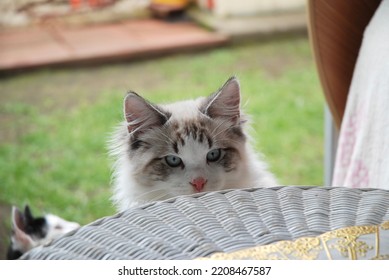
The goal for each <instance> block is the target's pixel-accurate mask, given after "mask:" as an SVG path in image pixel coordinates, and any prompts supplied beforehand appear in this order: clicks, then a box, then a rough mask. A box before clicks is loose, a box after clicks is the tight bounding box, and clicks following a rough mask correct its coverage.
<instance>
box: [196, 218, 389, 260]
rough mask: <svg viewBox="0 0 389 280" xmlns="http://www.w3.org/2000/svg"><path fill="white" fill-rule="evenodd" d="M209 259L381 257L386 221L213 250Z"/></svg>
mask: <svg viewBox="0 0 389 280" xmlns="http://www.w3.org/2000/svg"><path fill="white" fill-rule="evenodd" d="M202 259H212V260H324V259H330V260H335V259H336V260H341V259H350V260H361V259H364V260H378V259H380V260H382V259H386V260H387V259H389V221H386V222H384V223H382V224H380V225H370V226H352V227H346V228H341V229H337V230H333V231H329V232H326V233H324V234H321V235H319V236H316V237H302V238H298V239H296V240H294V241H279V242H275V243H272V244H269V245H263V246H256V247H252V248H248V249H244V250H239V251H235V252H232V253H216V254H213V255H211V256H210V257H208V258H202Z"/></svg>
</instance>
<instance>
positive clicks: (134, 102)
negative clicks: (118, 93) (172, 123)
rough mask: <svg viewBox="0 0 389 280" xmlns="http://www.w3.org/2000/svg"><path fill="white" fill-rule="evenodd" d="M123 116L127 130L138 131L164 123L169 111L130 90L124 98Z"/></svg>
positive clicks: (168, 116) (130, 131)
mask: <svg viewBox="0 0 389 280" xmlns="http://www.w3.org/2000/svg"><path fill="white" fill-rule="evenodd" d="M124 116H125V118H126V120H127V128H128V132H129V133H139V132H143V131H145V130H147V129H150V128H153V127H156V126H162V125H164V124H165V123H166V122H167V121H168V119H169V118H170V113H167V112H164V111H163V110H161V109H160V108H159V107H157V106H156V105H153V104H151V103H150V102H148V101H147V100H145V99H144V98H142V97H141V96H139V95H138V94H136V93H135V92H130V93H129V94H127V96H126V97H125V99H124Z"/></svg>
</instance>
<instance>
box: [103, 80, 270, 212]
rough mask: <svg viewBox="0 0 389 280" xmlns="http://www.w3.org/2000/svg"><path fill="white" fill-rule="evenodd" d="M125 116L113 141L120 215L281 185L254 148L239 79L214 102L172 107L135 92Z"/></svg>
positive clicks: (197, 101)
mask: <svg viewBox="0 0 389 280" xmlns="http://www.w3.org/2000/svg"><path fill="white" fill-rule="evenodd" d="M124 117H125V122H123V123H121V124H120V125H119V127H118V128H117V129H116V131H115V132H114V134H113V137H112V138H111V140H110V154H111V155H112V156H113V158H114V159H115V163H114V165H113V196H112V201H113V203H114V204H115V205H116V207H117V209H118V210H120V211H123V210H126V209H127V208H129V207H132V206H138V205H140V204H143V203H146V202H151V201H157V200H163V199H167V198H171V197H175V196H179V195H188V194H194V193H198V192H204V191H216V190H223V189H232V188H246V187H259V186H262V187H271V186H275V185H277V180H276V178H275V176H274V175H273V174H272V173H271V172H270V171H268V168H267V164H266V163H265V162H264V161H263V160H262V159H261V156H260V155H258V154H256V153H255V152H254V150H253V148H252V147H251V145H250V143H249V141H248V140H249V139H248V138H249V137H248V135H247V134H246V131H245V125H244V124H245V123H246V121H247V119H246V117H245V116H244V114H243V113H242V112H241V108H240V85H239V81H238V79H237V78H236V77H231V78H229V79H228V80H227V82H225V84H224V85H223V86H222V87H221V88H220V89H219V90H218V91H216V92H215V93H213V94H211V95H210V96H208V97H201V98H198V99H195V100H187V101H179V102H176V103H173V104H167V105H155V104H153V103H151V102H149V101H147V100H145V99H144V98H142V97H141V96H140V95H138V94H137V93H135V92H129V93H128V94H127V96H126V97H125V99H124Z"/></svg>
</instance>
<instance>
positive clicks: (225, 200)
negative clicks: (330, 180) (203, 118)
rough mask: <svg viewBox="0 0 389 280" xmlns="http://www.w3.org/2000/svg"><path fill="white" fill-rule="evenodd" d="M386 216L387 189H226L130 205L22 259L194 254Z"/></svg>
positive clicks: (290, 237)
mask: <svg viewBox="0 0 389 280" xmlns="http://www.w3.org/2000/svg"><path fill="white" fill-rule="evenodd" d="M388 220H389V191H387V190H378V189H351V188H335V187H293V186H287V187H274V188H256V189H243V190H228V191H220V192H210V193H201V194H197V195H193V196H182V197H177V198H174V199H170V200H167V201H163V202H155V203H150V204H147V205H144V206H142V207H138V208H131V209H129V210H127V211H125V212H122V213H119V214H117V215H115V216H111V217H105V218H102V219H100V220H97V221H95V222H93V223H91V224H89V225H86V226H83V227H81V228H79V229H78V230H76V231H74V232H71V233H69V234H67V235H65V236H63V237H61V238H59V239H57V240H54V241H53V242H51V243H50V244H47V245H46V246H43V247H38V248H35V249H33V250H31V251H29V252H28V253H26V254H25V255H24V256H22V259H194V258H201V257H208V256H211V255H213V254H215V253H220V252H221V253H229V252H234V251H237V250H242V249H245V248H252V247H254V246H258V245H266V244H272V243H274V242H278V241H282V240H284V241H285V240H295V239H298V238H301V237H315V236H318V235H321V234H323V233H325V232H328V231H333V230H337V229H342V228H345V227H350V226H364V225H379V224H381V223H383V222H385V221H388ZM386 242H387V241H386ZM386 244H387V243H386Z"/></svg>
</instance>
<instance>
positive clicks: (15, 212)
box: [12, 206, 34, 252]
mask: <svg viewBox="0 0 389 280" xmlns="http://www.w3.org/2000/svg"><path fill="white" fill-rule="evenodd" d="M26 226H27V224H26V217H25V216H24V215H23V213H22V212H21V211H20V210H19V209H18V208H17V207H15V206H13V207H12V241H13V244H14V246H16V247H17V248H18V249H20V250H23V251H24V252H25V251H28V250H29V249H31V248H32V247H33V245H34V241H33V240H32V238H31V237H30V236H29V235H28V234H27V233H26Z"/></svg>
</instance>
